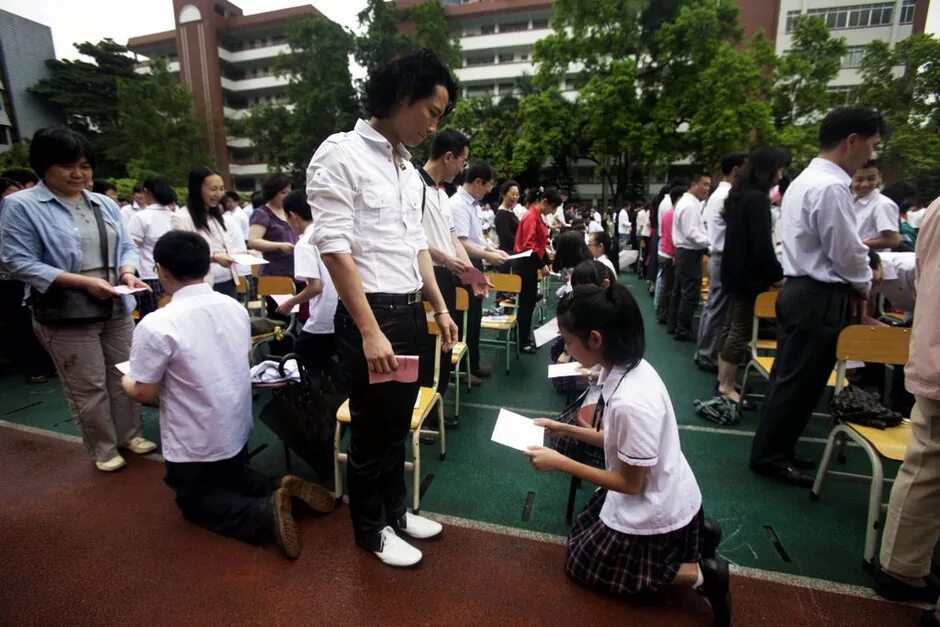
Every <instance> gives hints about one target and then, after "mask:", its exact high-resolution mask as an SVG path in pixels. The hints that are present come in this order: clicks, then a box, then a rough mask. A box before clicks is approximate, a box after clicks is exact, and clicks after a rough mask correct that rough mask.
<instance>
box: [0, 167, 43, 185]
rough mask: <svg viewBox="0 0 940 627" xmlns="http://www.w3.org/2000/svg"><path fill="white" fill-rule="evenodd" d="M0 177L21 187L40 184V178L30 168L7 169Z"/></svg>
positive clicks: (0, 173)
mask: <svg viewBox="0 0 940 627" xmlns="http://www.w3.org/2000/svg"><path fill="white" fill-rule="evenodd" d="M0 177H3V178H5V179H11V180H12V181H14V182H15V183H18V184H19V185H20V186H21V187H26V186H27V185H29V184H30V183H32V184H33V185H35V184H36V183H38V182H39V177H38V176H36V173H35V172H33V171H32V170H30V169H29V168H7V169H6V170H4V171H3V172H0Z"/></svg>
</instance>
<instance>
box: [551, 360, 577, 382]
mask: <svg viewBox="0 0 940 627" xmlns="http://www.w3.org/2000/svg"><path fill="white" fill-rule="evenodd" d="M582 369H583V366H582V365H581V364H579V363H578V362H576V361H571V362H568V363H567V364H549V366H548V378H549V379H556V378H558V377H580V376H583V373H582V372H581V370H582Z"/></svg>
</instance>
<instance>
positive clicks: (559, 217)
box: [553, 203, 568, 227]
mask: <svg viewBox="0 0 940 627" xmlns="http://www.w3.org/2000/svg"><path fill="white" fill-rule="evenodd" d="M553 222H554V223H555V224H556V225H557V226H559V227H564V226H568V221H567V220H565V203H561V204H560V205H558V207H556V208H555V214H554V220H553Z"/></svg>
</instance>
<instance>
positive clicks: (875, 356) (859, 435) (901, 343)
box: [810, 324, 911, 568]
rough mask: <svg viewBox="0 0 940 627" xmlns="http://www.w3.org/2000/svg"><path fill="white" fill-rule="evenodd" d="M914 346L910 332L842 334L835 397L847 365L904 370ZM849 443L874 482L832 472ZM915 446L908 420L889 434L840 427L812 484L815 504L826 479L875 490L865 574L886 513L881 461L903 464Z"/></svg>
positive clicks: (876, 329) (858, 329) (859, 329)
mask: <svg viewBox="0 0 940 627" xmlns="http://www.w3.org/2000/svg"><path fill="white" fill-rule="evenodd" d="M910 341H911V331H910V329H902V328H897V327H887V326H865V325H860V324H858V325H852V326H850V327H846V328H845V329H843V330H842V333H840V334H839V343H838V345H837V347H836V357H838V359H839V361H838V362H837V364H836V386H835V390H836V393H837V394H838V393H839V392H840V391H841V390H842V389H843V388H844V387H845V382H846V381H845V370H846V365H845V364H846V362H847V361H864V362H866V363H878V364H891V365H893V366H903V365H904V364H906V363H907V354H908V349H909V347H910ZM847 439H848V440H852V441H853V442H855V443H856V444H857V445H858V446H859V447H861V449H862V450H863V451H865V453H867V454H868V459H869V461H871V469H872V474H871V475H870V476H869V475H859V474H854V473H847V472H837V471H834V470H829V465H830V464H831V462H832V453H833V450H834V449H835V446H836V442H837V441H838V442H839V443H840V444H844V443H845V441H846V440H847ZM910 441H911V423H910V420H905V421H904V422H902V423H901V424H900V425H899V426H897V427H891V428H888V429H876V428H873V427H866V426H863V425H859V424H854V423H851V422H842V421H840V422H839V423H838V424H837V425H836V426H835V427H834V428H833V429H832V432H831V433H830V434H829V439H828V440H827V442H826V451H825V452H824V453H823V457H822V460H821V461H820V462H819V470H818V471H817V473H816V481H815V482H814V483H813V488H812V491H811V492H810V498H811V499H812V500H814V501H818V500H819V493H820V490H822V483H823V480H824V479H825V478H826V477H827V476H832V477H837V478H839V479H843V480H845V481H851V482H853V483H868V484H869V485H870V488H869V492H868V523H867V526H866V528H865V553H864V560H865V562H864V565H865V567H866V568H867V567H870V566H871V565H872V560H873V559H874V557H875V544H876V543H877V541H878V528H879V527H880V526H881V514H882V512H883V511H884V509H885V507H884V506H883V505H882V503H881V495H882V491H883V489H884V482H885V477H884V467H883V466H882V459H890V460H894V461H904V452H905V451H906V450H907V445H908V443H909V442H910ZM889 481H890V479H889Z"/></svg>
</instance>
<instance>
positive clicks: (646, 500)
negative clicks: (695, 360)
mask: <svg viewBox="0 0 940 627" xmlns="http://www.w3.org/2000/svg"><path fill="white" fill-rule="evenodd" d="M621 379H622V381H621ZM597 385H598V386H599V387H600V389H601V395H602V396H603V397H604V401H605V407H604V460H605V462H606V466H607V470H610V471H613V472H619V466H620V464H621V463H623V464H627V465H629V466H638V467H642V468H646V481H644V483H643V490H642V491H641V492H640V493H639V494H623V493H621V492H615V491H613V490H610V491H608V492H607V496H606V498H605V499H604V505H603V506H602V507H601V514H600V518H601V520H602V521H604V524H605V525H607V526H608V527H610V528H611V529H615V530H617V531H620V532H621V533H629V534H634V535H643V536H647V535H657V534H663V533H668V532H670V531H675V530H676V529H681V528H682V527H684V526H686V525H687V524H689V522H690V521H691V520H692V519H693V518H695V515H696V514H697V513H698V511H699V509H701V507H702V493H701V491H700V490H699V487H698V482H696V480H695V475H694V474H693V473H692V468H691V467H690V466H689V462H688V461H686V458H685V456H684V455H683V454H682V449H681V448H680V446H679V426H678V424H677V422H676V414H675V412H674V411H673V407H672V399H670V398H669V392H668V390H667V389H666V386H665V384H664V383H663V380H662V379H661V378H660V377H659V375H658V374H657V373H656V370H654V369H653V367H652V366H651V365H649V363H648V362H647V361H646V360H645V359H644V360H641V361H640V363H639V364H638V365H637V366H636V368H634V369H633V370H631V371H630V372H629V373H627V374H626V376H624V370H623V367H621V366H617V367H614V368H613V369H611V370H610V371H609V372H608V371H606V370H605V371H602V372H601V375H600V377H599V378H598V381H597Z"/></svg>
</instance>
